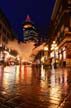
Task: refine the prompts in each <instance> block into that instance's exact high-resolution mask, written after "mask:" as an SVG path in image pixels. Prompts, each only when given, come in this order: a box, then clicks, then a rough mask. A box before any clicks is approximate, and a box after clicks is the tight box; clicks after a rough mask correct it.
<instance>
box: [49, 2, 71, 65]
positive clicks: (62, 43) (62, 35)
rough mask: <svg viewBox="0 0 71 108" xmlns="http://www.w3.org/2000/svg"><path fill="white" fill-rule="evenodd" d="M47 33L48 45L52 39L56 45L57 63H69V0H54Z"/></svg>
mask: <svg viewBox="0 0 71 108" xmlns="http://www.w3.org/2000/svg"><path fill="white" fill-rule="evenodd" d="M48 35H49V37H50V38H49V45H50V47H51V44H52V41H56V43H57V45H58V52H57V54H56V55H57V57H58V60H59V64H61V65H62V66H63V64H64V65H65V64H66V65H67V66H69V65H71V0H56V2H55V6H54V9H53V13H52V16H51V24H50V27H49V33H48ZM50 53H52V51H50Z"/></svg>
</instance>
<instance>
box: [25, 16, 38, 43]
mask: <svg viewBox="0 0 71 108" xmlns="http://www.w3.org/2000/svg"><path fill="white" fill-rule="evenodd" d="M23 36H24V42H29V41H34V42H36V43H37V42H38V32H37V29H36V27H35V25H34V24H33V23H32V22H31V20H30V17H29V15H27V17H26V21H25V22H24V25H23Z"/></svg>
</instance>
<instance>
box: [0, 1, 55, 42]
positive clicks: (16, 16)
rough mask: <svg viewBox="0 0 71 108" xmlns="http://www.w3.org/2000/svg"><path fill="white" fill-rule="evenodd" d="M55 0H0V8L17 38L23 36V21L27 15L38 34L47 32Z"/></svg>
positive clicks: (20, 38)
mask: <svg viewBox="0 0 71 108" xmlns="http://www.w3.org/2000/svg"><path fill="white" fill-rule="evenodd" d="M54 2H55V0H0V8H1V9H2V11H3V12H4V14H5V15H6V17H7V18H8V20H9V22H10V24H11V26H12V28H13V29H14V31H15V32H16V33H17V35H18V37H19V40H22V36H23V27H22V25H23V23H24V21H25V19H26V16H27V15H29V16H30V18H31V21H32V22H34V23H35V25H36V26H37V28H38V30H39V33H40V35H46V34H47V28H48V25H49V22H50V17H51V14H52V10H53V6H54Z"/></svg>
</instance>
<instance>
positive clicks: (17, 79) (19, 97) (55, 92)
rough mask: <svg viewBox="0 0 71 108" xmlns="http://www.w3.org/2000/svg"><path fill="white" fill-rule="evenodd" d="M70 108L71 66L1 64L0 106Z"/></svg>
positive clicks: (8, 107) (15, 107) (6, 107)
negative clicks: (49, 67) (50, 66)
mask: <svg viewBox="0 0 71 108" xmlns="http://www.w3.org/2000/svg"><path fill="white" fill-rule="evenodd" d="M29 107H30V108H71V69H70V68H57V69H54V68H53V69H44V67H43V65H42V66H41V67H38V66H37V67H36V66H33V67H32V66H26V65H24V66H6V67H3V66H0V108H29Z"/></svg>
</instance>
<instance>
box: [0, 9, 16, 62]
mask: <svg viewBox="0 0 71 108" xmlns="http://www.w3.org/2000/svg"><path fill="white" fill-rule="evenodd" d="M15 38H16V37H15V33H14V31H13V30H12V27H11V25H10V23H9V21H8V19H7V18H6V16H5V15H4V13H3V11H2V10H1V9H0V63H1V61H2V60H4V59H5V56H6V53H5V52H6V51H7V52H9V48H6V45H7V43H8V41H12V40H14V39H15Z"/></svg>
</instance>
